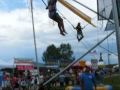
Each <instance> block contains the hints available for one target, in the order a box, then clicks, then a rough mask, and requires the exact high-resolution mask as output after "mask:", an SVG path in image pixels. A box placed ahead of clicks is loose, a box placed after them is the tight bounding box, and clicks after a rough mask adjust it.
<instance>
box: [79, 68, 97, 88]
mask: <svg viewBox="0 0 120 90" xmlns="http://www.w3.org/2000/svg"><path fill="white" fill-rule="evenodd" d="M80 86H81V90H96V83H95V80H94V76H93V74H92V73H91V72H90V68H89V67H88V66H86V67H85V71H84V72H83V73H82V74H81V75H80ZM94 88H95V89H94Z"/></svg>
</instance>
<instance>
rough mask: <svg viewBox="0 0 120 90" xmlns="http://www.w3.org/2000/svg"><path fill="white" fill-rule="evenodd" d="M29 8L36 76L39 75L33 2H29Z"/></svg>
mask: <svg viewBox="0 0 120 90" xmlns="http://www.w3.org/2000/svg"><path fill="white" fill-rule="evenodd" d="M30 6H31V18H32V28H33V38H34V46H35V59H36V65H37V70H38V74H39V66H38V55H37V45H36V34H35V25H34V16H33V2H32V0H30Z"/></svg>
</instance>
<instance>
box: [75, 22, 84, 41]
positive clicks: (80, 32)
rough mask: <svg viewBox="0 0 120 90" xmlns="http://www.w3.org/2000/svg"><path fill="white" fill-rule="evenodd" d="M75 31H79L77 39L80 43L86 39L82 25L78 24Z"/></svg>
mask: <svg viewBox="0 0 120 90" xmlns="http://www.w3.org/2000/svg"><path fill="white" fill-rule="evenodd" d="M75 29H76V30H77V39H78V41H80V40H81V39H82V38H83V37H84V36H83V33H82V27H81V24H80V23H78V24H77V26H76V28H75Z"/></svg>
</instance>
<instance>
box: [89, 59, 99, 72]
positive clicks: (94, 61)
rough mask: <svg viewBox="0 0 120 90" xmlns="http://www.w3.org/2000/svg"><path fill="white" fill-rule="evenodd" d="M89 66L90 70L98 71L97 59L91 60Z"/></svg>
mask: <svg viewBox="0 0 120 90" xmlns="http://www.w3.org/2000/svg"><path fill="white" fill-rule="evenodd" d="M91 64H92V69H93V70H96V69H98V60H97V59H92V60H91Z"/></svg>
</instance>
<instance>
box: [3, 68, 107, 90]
mask: <svg viewBox="0 0 120 90" xmlns="http://www.w3.org/2000/svg"><path fill="white" fill-rule="evenodd" d="M54 75H55V73H54V72H49V74H46V75H45V74H44V73H41V72H40V73H39V75H32V74H31V72H30V71H27V74H25V73H23V74H14V75H12V76H11V75H10V74H8V73H6V72H4V73H3V81H2V86H1V87H2V90H39V88H44V87H43V86H42V84H43V83H44V82H45V81H47V80H48V79H49V78H51V77H52V76H54ZM104 75H105V71H104V70H102V69H100V70H96V71H92V69H91V68H90V67H87V66H86V67H84V69H82V70H80V69H78V70H77V69H76V70H72V71H70V70H67V71H65V72H64V73H62V74H61V75H59V77H57V78H56V79H54V80H52V81H51V82H50V83H49V86H50V87H56V86H60V87H65V86H68V85H73V86H74V85H78V86H79V85H80V87H81V88H85V87H89V88H92V87H93V86H94V87H96V85H99V84H101V83H102V80H103V78H104ZM7 88H8V89H7ZM40 90H41V89H40ZM42 90H43V89H42ZM82 90H87V89H82ZM91 90H93V89H91Z"/></svg>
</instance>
